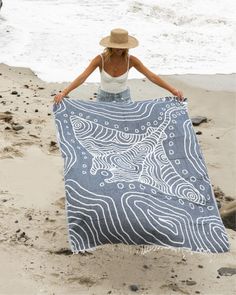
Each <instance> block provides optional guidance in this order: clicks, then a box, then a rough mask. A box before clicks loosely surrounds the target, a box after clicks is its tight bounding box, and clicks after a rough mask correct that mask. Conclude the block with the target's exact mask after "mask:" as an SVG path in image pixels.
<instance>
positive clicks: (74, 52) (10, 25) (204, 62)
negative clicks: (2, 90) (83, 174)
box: [0, 0, 236, 82]
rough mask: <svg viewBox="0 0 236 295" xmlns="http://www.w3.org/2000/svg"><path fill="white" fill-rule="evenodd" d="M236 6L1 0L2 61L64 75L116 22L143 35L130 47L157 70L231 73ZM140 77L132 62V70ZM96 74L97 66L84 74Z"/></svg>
mask: <svg viewBox="0 0 236 295" xmlns="http://www.w3.org/2000/svg"><path fill="white" fill-rule="evenodd" d="M235 11H236V1H235V0H182V1H178V0H143V1H139V0H137V1H129V0H128V1H124V0H119V1H117V0H95V1H94V0H5V1H3V7H2V9H1V11H0V62H3V63H6V64H9V65H12V66H24V67H30V68H31V69H32V70H33V71H35V73H36V74H37V75H38V76H39V77H40V78H41V79H43V80H45V81H48V82H62V81H68V82H69V81H71V80H73V79H74V78H76V77H77V76H78V75H79V74H80V73H81V72H82V71H83V70H84V69H85V68H86V67H87V66H88V64H89V62H90V61H91V59H92V58H93V57H95V56H96V55H97V54H99V53H101V52H102V50H103V47H101V46H100V45H99V41H100V39H101V38H102V37H104V36H107V35H109V34H110V30H111V29H112V28H116V27H121V28H125V29H127V30H128V31H129V33H130V34H131V35H132V36H134V37H136V38H138V40H139V42H140V46H139V47H137V48H134V49H131V50H130V54H133V55H135V56H137V57H138V58H139V59H140V60H141V61H142V62H143V64H144V65H145V66H147V67H148V68H149V69H150V70H151V71H153V72H154V73H156V74H158V75H159V74H186V73H194V74H197V73H201V74H213V73H223V74H227V73H235V72H236V56H235V52H236V50H235V47H236V40H235V32H236V24H235V23H236V22H235V19H236V18H235ZM141 77H143V75H142V74H140V73H139V72H137V71H136V70H135V69H131V71H130V74H129V78H141ZM99 80H100V75H99V71H98V69H96V70H95V71H94V72H93V73H92V75H91V76H90V77H89V78H88V79H87V81H88V82H98V81H99Z"/></svg>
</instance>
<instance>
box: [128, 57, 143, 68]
mask: <svg viewBox="0 0 236 295" xmlns="http://www.w3.org/2000/svg"><path fill="white" fill-rule="evenodd" d="M130 63H131V65H133V66H134V65H137V64H139V63H141V61H140V59H139V58H137V57H136V56H134V55H130Z"/></svg>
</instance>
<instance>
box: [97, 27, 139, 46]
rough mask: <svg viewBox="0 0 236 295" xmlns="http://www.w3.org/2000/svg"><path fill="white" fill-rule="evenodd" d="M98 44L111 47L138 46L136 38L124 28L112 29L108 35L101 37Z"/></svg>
mask: <svg viewBox="0 0 236 295" xmlns="http://www.w3.org/2000/svg"><path fill="white" fill-rule="evenodd" d="M99 44H100V45H102V46H105V47H111V48H134V47H136V46H138V40H137V39H136V38H134V37H132V36H130V35H129V34H128V32H127V31H126V30H124V29H113V30H111V33H110V36H107V37H105V38H102V39H101V41H100V42H99Z"/></svg>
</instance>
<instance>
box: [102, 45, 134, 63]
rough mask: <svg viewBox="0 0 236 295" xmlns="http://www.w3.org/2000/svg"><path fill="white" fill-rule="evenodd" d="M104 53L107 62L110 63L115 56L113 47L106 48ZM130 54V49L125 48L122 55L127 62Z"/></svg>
mask: <svg viewBox="0 0 236 295" xmlns="http://www.w3.org/2000/svg"><path fill="white" fill-rule="evenodd" d="M103 53H104V59H105V61H110V57H111V56H112V54H113V51H112V48H111V47H106V48H105V49H104V50H103ZM128 54H129V49H128V48H125V50H124V52H123V53H122V56H123V57H124V59H125V60H128Z"/></svg>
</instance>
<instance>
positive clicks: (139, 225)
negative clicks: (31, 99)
mask: <svg viewBox="0 0 236 295" xmlns="http://www.w3.org/2000/svg"><path fill="white" fill-rule="evenodd" d="M54 115H55V122H56V126H57V130H58V134H57V135H58V141H59V143H60V148H61V152H62V156H63V158H64V161H65V162H64V175H65V189H66V200H67V201H66V202H67V206H66V208H67V216H68V229H69V240H70V245H71V249H72V251H73V252H74V253H78V252H80V251H84V250H86V249H90V248H94V247H96V246H99V245H103V244H107V243H115V244H116V243H124V244H134V245H140V244H145V245H160V246H165V247H177V248H179V247H181V248H186V249H191V250H192V251H197V252H213V253H217V252H226V251H228V248H229V246H228V239H227V235H226V232H225V228H224V226H223V223H222V221H221V218H220V216H219V211H218V209H217V206H216V201H215V199H214V195H213V191H212V187H211V184H210V181H209V177H208V175H207V169H206V165H205V162H204V159H203V156H202V153H201V150H200V147H199V144H198V141H197V138H196V135H195V133H194V130H193V127H192V124H191V121H190V120H189V118H188V114H187V110H186V105H185V104H184V103H179V102H178V101H177V100H176V99H174V98H163V99H158V100H157V99H153V100H146V101H139V102H131V103H125V104H122V103H111V102H110V103H104V102H93V101H79V100H69V99H65V100H64V101H63V102H62V103H61V104H60V105H54Z"/></svg>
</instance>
